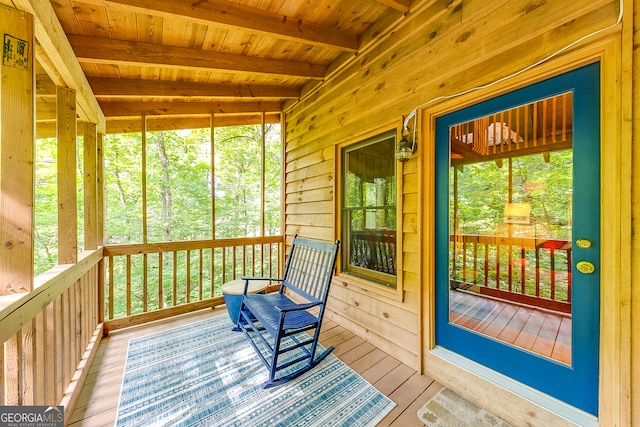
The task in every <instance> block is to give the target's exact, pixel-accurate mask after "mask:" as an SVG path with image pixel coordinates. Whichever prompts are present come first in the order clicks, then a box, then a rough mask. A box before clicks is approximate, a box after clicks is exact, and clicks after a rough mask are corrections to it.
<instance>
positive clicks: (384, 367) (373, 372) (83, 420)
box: [67, 309, 442, 427]
mask: <svg viewBox="0 0 640 427" xmlns="http://www.w3.org/2000/svg"><path fill="white" fill-rule="evenodd" d="M218 315H224V316H226V311H225V310H224V309H216V310H203V311H199V312H196V313H192V314H189V315H184V316H178V317H175V318H172V319H167V320H163V321H158V322H154V323H150V324H146V325H142V326H138V327H135V328H130V329H127V330H120V331H115V332H113V333H112V334H111V335H110V336H109V337H107V338H104V339H103V340H102V342H101V343H100V346H99V348H98V350H97V354H96V357H95V359H94V361H93V364H92V365H91V368H90V370H89V375H88V378H87V381H86V383H85V385H84V387H83V388H82V392H81V396H80V398H79V400H78V403H77V404H76V408H75V410H74V412H73V413H72V414H71V417H70V419H69V420H68V422H67V424H68V425H69V426H73V427H79V426H90V427H99V426H112V425H113V423H114V421H115V417H116V408H117V405H118V397H119V395H120V386H121V383H122V376H123V372H124V363H125V358H126V354H127V345H128V342H129V340H130V339H131V338H135V337H138V336H144V335H149V334H152V333H156V332H161V331H163V330H166V329H169V328H175V327H178V326H180V325H184V324H187V323H191V322H196V321H199V320H202V319H205V318H207V317H211V316H218ZM321 343H322V344H323V345H324V346H331V345H333V346H335V349H334V351H333V354H335V355H336V356H338V357H339V358H340V359H342V361H344V362H345V363H346V364H348V365H349V366H351V368H352V369H353V370H355V371H356V372H358V373H359V374H360V375H361V376H362V377H363V378H365V379H366V380H367V381H369V382H370V383H371V384H373V385H374V386H375V387H376V388H377V389H378V390H380V391H381V392H382V393H384V394H385V395H387V396H389V398H391V399H392V400H393V401H394V402H396V404H397V405H396V407H395V408H394V409H393V410H392V411H391V412H390V413H389V415H387V417H386V418H385V419H384V420H382V422H380V424H378V425H379V426H396V427H412V426H423V425H424V424H423V423H422V422H420V421H419V420H418V417H417V415H416V412H417V411H418V409H419V408H420V407H421V406H422V405H424V403H425V402H427V400H429V399H430V398H431V397H432V396H433V395H435V393H437V392H438V390H440V389H441V388H442V386H441V385H440V384H439V383H437V382H436V381H434V380H433V379H431V378H429V377H427V376H425V375H420V374H418V373H417V372H416V371H415V370H413V369H411V368H410V367H408V366H407V365H405V364H403V363H400V362H399V361H398V360H397V359H395V358H393V357H391V356H389V355H388V354H387V353H385V352H383V351H381V350H380V349H378V348H376V347H375V346H373V345H371V344H370V343H368V342H367V341H365V340H363V339H362V338H360V337H358V336H356V335H354V334H353V333H351V332H349V331H347V330H346V329H344V328H343V327H341V326H339V325H337V324H336V323H334V322H331V321H328V320H327V321H325V322H324V324H323V330H322V333H321Z"/></svg>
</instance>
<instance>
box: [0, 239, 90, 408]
mask: <svg viewBox="0 0 640 427" xmlns="http://www.w3.org/2000/svg"><path fill="white" fill-rule="evenodd" d="M101 260H102V249H99V250H96V251H87V252H84V253H83V254H81V257H80V260H79V261H78V262H77V263H76V264H69V265H59V266H56V267H54V268H52V269H51V270H49V271H47V272H45V273H43V274H41V275H39V276H38V277H36V278H35V280H34V290H33V291H31V292H28V293H20V294H15V295H7V296H3V297H2V298H0V341H1V342H2V343H3V349H2V351H0V366H3V369H2V371H1V372H0V374H1V375H0V405H47V406H51V405H63V406H65V416H66V418H67V419H68V416H69V414H70V410H71V408H72V407H73V403H74V402H75V399H77V396H78V394H77V392H78V391H79V390H77V388H76V385H77V384H78V383H79V382H81V381H82V375H86V371H85V373H84V374H80V373H79V372H78V371H77V368H78V366H79V365H87V366H88V364H90V358H91V357H92V356H90V355H92V354H93V347H95V346H96V343H97V342H99V341H100V337H101V336H102V324H101V323H100V316H101V314H100V309H99V304H98V301H99V280H98V279H99V277H100V268H101Z"/></svg>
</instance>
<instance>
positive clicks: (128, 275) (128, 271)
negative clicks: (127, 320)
mask: <svg viewBox="0 0 640 427" xmlns="http://www.w3.org/2000/svg"><path fill="white" fill-rule="evenodd" d="M126 259H127V262H126V266H125V267H126V270H127V288H126V295H127V297H126V298H127V316H129V315H131V255H127V258H126Z"/></svg>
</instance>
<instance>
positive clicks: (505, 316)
mask: <svg viewBox="0 0 640 427" xmlns="http://www.w3.org/2000/svg"><path fill="white" fill-rule="evenodd" d="M449 298H450V302H451V317H450V319H451V322H452V323H455V324H457V325H460V326H463V327H465V328H469V329H472V330H474V331H476V332H480V333H483V334H485V335H487V336H490V337H493V338H497V339H499V340H501V341H504V342H507V343H509V344H513V345H515V346H518V347H521V348H524V349H526V350H531V351H533V352H535V353H538V354H540V355H542V356H546V357H549V358H552V359H555V360H557V361H559V362H562V363H566V364H571V316H570V315H568V314H565V313H557V312H553V311H550V310H544V309H540V308H535V307H529V306H524V305H520V304H515V303H511V302H508V301H501V300H497V299H494V298H487V297H483V296H479V295H474V294H472V293H467V292H459V291H450V292H449Z"/></svg>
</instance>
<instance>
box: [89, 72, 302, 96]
mask: <svg viewBox="0 0 640 427" xmlns="http://www.w3.org/2000/svg"><path fill="white" fill-rule="evenodd" d="M88 80H89V84H90V85H91V88H92V89H93V93H94V94H95V96H96V97H99V98H140V97H154V98H164V97H170V98H179V97H194V96H195V97H211V98H217V97H221V98H278V99H297V98H299V97H300V90H301V89H300V87H297V86H275V85H233V84H218V83H196V82H187V81H180V82H176V81H170V80H143V79H118V78H98V77H89V78H88Z"/></svg>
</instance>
